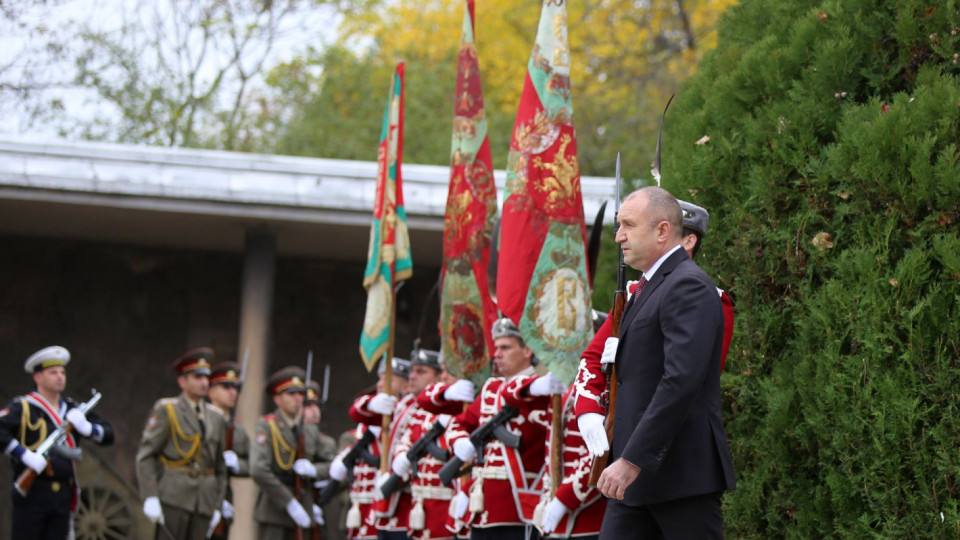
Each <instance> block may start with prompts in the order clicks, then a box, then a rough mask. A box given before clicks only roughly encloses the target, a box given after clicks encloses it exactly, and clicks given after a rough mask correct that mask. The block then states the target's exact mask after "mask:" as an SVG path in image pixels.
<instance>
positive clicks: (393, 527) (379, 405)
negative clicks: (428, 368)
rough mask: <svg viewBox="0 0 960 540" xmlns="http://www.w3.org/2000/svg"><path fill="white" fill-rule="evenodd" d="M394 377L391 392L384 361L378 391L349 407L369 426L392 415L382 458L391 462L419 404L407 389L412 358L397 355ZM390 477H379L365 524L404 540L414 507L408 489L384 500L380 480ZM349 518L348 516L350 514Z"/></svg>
mask: <svg viewBox="0 0 960 540" xmlns="http://www.w3.org/2000/svg"><path fill="white" fill-rule="evenodd" d="M391 369H392V370H393V371H392V373H393V377H391V386H392V387H393V388H391V389H390V391H389V393H388V392H387V390H386V388H385V386H384V379H383V373H384V371H385V366H384V365H383V363H381V367H380V375H381V377H380V380H379V381H378V382H377V393H376V394H374V395H372V396H370V395H367V396H361V397H360V399H358V400H357V401H355V402H354V404H353V406H352V407H350V418H352V419H353V420H355V421H357V422H360V423H361V424H364V425H366V426H368V427H377V426H380V425H381V424H382V422H383V415H385V414H389V415H391V420H390V432H389V434H388V436H387V441H388V442H387V447H386V448H381V449H380V459H381V460H387V462H388V463H390V462H391V460H392V459H393V456H394V455H395V454H394V452H393V449H394V448H395V447H396V445H397V442H398V441H399V437H398V434H400V433H402V432H403V431H404V430H405V429H406V426H407V423H408V422H409V421H410V414H409V413H410V411H411V409H412V408H413V407H414V406H415V405H416V399H415V397H414V396H413V395H411V394H410V393H408V392H407V387H408V384H409V377H410V361H409V360H406V359H403V358H394V359H393V360H392V361H391ZM386 478H387V476H386V475H383V476H382V477H381V476H377V480H376V483H375V485H374V488H373V489H372V490H371V491H372V493H371V496H372V497H373V511H372V513H371V515H370V516H365V517H366V519H365V523H368V524H370V525H372V526H373V527H374V528H375V529H376V530H377V538H380V539H405V538H406V537H407V520H408V518H409V516H410V508H411V506H412V502H411V497H410V492H409V488H408V489H407V490H406V491H403V490H401V491H400V492H397V493H394V494H393V495H392V496H391V497H390V498H389V499H388V500H383V497H382V494H381V492H380V489H379V482H383V481H384V480H386ZM348 519H349V516H348Z"/></svg>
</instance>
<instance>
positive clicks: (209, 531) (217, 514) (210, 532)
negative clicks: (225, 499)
mask: <svg viewBox="0 0 960 540" xmlns="http://www.w3.org/2000/svg"><path fill="white" fill-rule="evenodd" d="M218 523H220V511H219V510H214V511H213V517H211V518H210V527H209V528H208V529H207V536H206V537H207V538H210V537H211V536H213V531H214V530H216V528H217V524H218Z"/></svg>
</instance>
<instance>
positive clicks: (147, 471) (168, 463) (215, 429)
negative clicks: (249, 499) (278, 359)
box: [137, 394, 236, 516]
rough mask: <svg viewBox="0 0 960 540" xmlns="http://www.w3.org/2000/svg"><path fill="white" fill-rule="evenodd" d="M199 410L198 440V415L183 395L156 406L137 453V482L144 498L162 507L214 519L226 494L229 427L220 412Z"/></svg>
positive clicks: (212, 409)
mask: <svg viewBox="0 0 960 540" xmlns="http://www.w3.org/2000/svg"><path fill="white" fill-rule="evenodd" d="M201 406H202V407H204V409H201V410H202V413H203V419H204V424H205V430H204V431H205V435H202V436H201V432H200V422H199V420H198V418H197V413H196V411H195V409H194V408H193V406H192V405H190V402H189V401H187V399H186V397H184V396H183V394H181V395H180V396H178V397H174V398H164V399H160V400H158V401H157V402H156V403H155V404H154V406H153V410H152V411H151V412H150V417H149V418H148V419H147V424H146V426H144V428H143V435H142V436H141V438H140V447H139V449H138V450H137V479H138V481H139V483H140V496H141V497H142V498H143V499H146V498H147V497H159V499H160V501H161V502H162V503H164V504H167V505H170V506H174V507H177V508H181V509H183V510H186V511H188V512H194V513H197V514H200V515H203V516H212V515H213V511H214V510H218V509H219V508H220V503H221V501H222V500H223V498H224V496H225V495H226V488H227V468H226V465H225V464H224V462H223V448H224V440H225V438H226V426H227V424H226V421H225V419H224V417H223V413H221V412H220V410H219V409H217V408H216V407H214V406H213V405H210V404H209V403H201ZM234 433H236V432H234Z"/></svg>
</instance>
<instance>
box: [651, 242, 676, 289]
mask: <svg viewBox="0 0 960 540" xmlns="http://www.w3.org/2000/svg"><path fill="white" fill-rule="evenodd" d="M681 247H683V246H681V245H680V244H677V245H675V246H673V249H671V250H670V251H668V252H666V253H664V254H663V255H661V256H660V258H659V259H657V262H655V263H653V266H651V267H650V269H649V270H647V271H646V272H644V273H643V277H645V278H647V282H648V283H649V282H650V280H652V279H653V275H654V274H656V273H657V270H659V269H660V265H661V264H663V261H665V260H667V257H669V256H670V255H673V252H674V251H676V250H678V249H680V248H681Z"/></svg>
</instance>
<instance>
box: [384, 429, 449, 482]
mask: <svg viewBox="0 0 960 540" xmlns="http://www.w3.org/2000/svg"><path fill="white" fill-rule="evenodd" d="M445 430H446V428H445V427H444V426H443V424H441V423H440V422H434V424H433V427H431V428H430V431H428V432H426V433H424V434H423V435H422V436H421V437H420V438H419V439H418V440H417V442H416V443H414V444H413V446H411V447H410V449H409V450H407V459H408V460H409V461H410V465H411V470H410V474H411V476H414V477H415V476H416V475H417V462H418V461H420V458H421V457H423V455H424V454H430V455H431V456H433V457H435V458H437V459H438V460H440V461H447V459H449V457H450V454H449V453H448V452H447V451H446V450H444V449H443V448H440V447H439V446H437V442H436V441H437V438H438V437H439V436H440V435H442V434H443V432H444V431H445ZM401 482H403V478H401V477H400V475H398V474H397V473H394V472H391V473H390V477H389V478H387V480H386V481H385V482H384V483H383V485H382V486H380V492H381V493H383V498H384V499H387V498H389V497H390V496H391V495H393V492H394V491H396V490H397V488H399V487H400V483H401Z"/></svg>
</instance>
